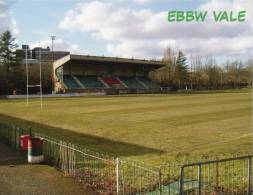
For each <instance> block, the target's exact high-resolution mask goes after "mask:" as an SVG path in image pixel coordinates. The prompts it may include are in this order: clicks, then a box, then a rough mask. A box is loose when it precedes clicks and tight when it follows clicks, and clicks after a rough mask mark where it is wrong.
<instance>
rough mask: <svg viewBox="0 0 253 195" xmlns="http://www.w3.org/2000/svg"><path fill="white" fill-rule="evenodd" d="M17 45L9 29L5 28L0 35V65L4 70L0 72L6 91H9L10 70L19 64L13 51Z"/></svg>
mask: <svg viewBox="0 0 253 195" xmlns="http://www.w3.org/2000/svg"><path fill="white" fill-rule="evenodd" d="M17 47H18V45H17V44H16V43H15V38H13V37H12V35H11V32H10V31H8V30H7V31H5V32H4V33H3V34H2V35H1V36H0V66H2V69H3V70H4V71H3V73H2V74H3V78H5V79H4V80H5V86H6V87H5V91H6V93H9V91H10V89H9V88H10V71H11V70H12V69H13V67H15V66H16V65H18V64H19V63H18V60H17V58H16V51H15V50H16V48H17Z"/></svg>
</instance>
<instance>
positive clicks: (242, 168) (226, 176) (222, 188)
mask: <svg viewBox="0 0 253 195" xmlns="http://www.w3.org/2000/svg"><path fill="white" fill-rule="evenodd" d="M252 159H253V156H252V155H250V156H241V157H235V158H228V159H222V160H213V161H207V162H199V163H192V164H185V165H183V166H181V169H180V195H188V194H190V195H195V194H196V195H202V194H212V195H233V194H234V195H252V194H253V189H252V186H253V185H252V183H253V182H252V168H253V167H252Z"/></svg>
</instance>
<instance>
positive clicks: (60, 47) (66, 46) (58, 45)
mask: <svg viewBox="0 0 253 195" xmlns="http://www.w3.org/2000/svg"><path fill="white" fill-rule="evenodd" d="M51 45H52V43H51V40H50V39H47V40H43V41H41V42H37V43H31V44H30V47H31V49H33V48H34V47H43V48H46V47H50V48H51ZM54 50H55V51H56V50H57V51H70V52H71V53H74V54H81V53H83V51H82V50H81V49H80V47H79V45H77V44H70V43H68V42H65V41H63V40H62V39H56V40H55V41H54Z"/></svg>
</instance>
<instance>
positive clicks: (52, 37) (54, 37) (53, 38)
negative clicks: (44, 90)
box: [50, 35, 56, 93]
mask: <svg viewBox="0 0 253 195" xmlns="http://www.w3.org/2000/svg"><path fill="white" fill-rule="evenodd" d="M50 37H51V40H52V47H51V49H52V93H53V92H54V65H53V64H54V40H55V39H56V36H54V35H52V36H50Z"/></svg>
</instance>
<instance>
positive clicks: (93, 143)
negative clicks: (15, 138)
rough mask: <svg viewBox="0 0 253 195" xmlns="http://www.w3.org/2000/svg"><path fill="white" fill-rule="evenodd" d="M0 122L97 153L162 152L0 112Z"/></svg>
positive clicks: (120, 155)
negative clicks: (29, 129) (31, 130)
mask: <svg viewBox="0 0 253 195" xmlns="http://www.w3.org/2000/svg"><path fill="white" fill-rule="evenodd" d="M0 122H2V123H6V124H11V125H17V126H20V127H23V128H30V127H32V129H33V131H35V132H38V133H43V134H46V135H47V136H51V137H53V138H56V139H61V140H64V141H66V142H72V143H73V144H76V145H78V146H81V147H84V148H87V149H90V150H94V151H96V152H98V153H99V152H101V153H104V154H108V155H110V156H114V157H117V156H118V157H127V156H137V155H144V154H150V153H157V154H162V153H164V151H162V150H158V149H153V148H148V147H144V146H139V145H135V144H130V143H125V142H120V141H115V140H111V139H106V138H103V137H98V136H93V135H88V134H84V133H77V132H74V131H71V130H68V129H61V128H57V127H52V126H49V125H45V124H41V123H36V122H31V121H28V120H23V119H19V118H16V117H12V116H8V115H3V114H0Z"/></svg>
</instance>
